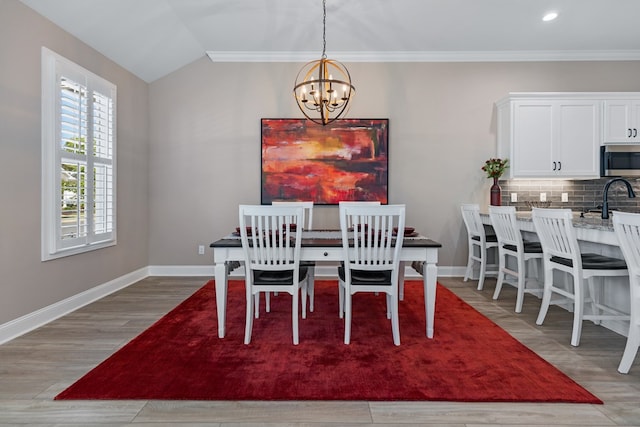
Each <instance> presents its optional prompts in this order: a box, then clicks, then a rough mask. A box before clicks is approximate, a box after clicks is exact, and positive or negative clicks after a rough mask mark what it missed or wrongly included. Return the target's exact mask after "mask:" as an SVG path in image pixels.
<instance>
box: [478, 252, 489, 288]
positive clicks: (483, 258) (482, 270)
mask: <svg viewBox="0 0 640 427" xmlns="http://www.w3.org/2000/svg"><path fill="white" fill-rule="evenodd" d="M486 271H487V252H486V250H485V251H484V253H483V250H482V248H480V278H479V279H478V290H479V291H481V290H482V289H483V288H484V276H485V274H486Z"/></svg>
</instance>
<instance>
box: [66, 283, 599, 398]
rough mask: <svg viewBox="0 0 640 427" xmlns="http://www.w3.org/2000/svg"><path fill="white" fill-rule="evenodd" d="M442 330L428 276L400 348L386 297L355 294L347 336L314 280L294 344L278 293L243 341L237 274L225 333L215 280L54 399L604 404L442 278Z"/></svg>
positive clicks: (404, 304)
mask: <svg viewBox="0 0 640 427" xmlns="http://www.w3.org/2000/svg"><path fill="white" fill-rule="evenodd" d="M437 292H438V296H437V302H436V318H435V337H434V339H432V340H430V339H427V338H426V336H425V313H424V298H423V290H422V283H421V282H417V281H413V282H408V283H407V284H406V290H405V299H404V301H401V302H400V334H401V340H402V345H401V346H399V347H396V346H394V345H393V341H392V336H391V323H390V321H387V320H386V316H385V304H384V296H383V295H379V296H375V295H368V294H357V295H356V296H355V298H354V315H353V326H352V338H351V345H345V344H343V334H344V327H343V323H342V321H341V320H340V319H339V318H338V293H337V283H336V282H335V281H322V280H320V281H317V282H316V304H315V308H316V310H315V312H314V313H310V314H309V316H308V317H307V319H305V320H301V322H300V345H298V346H294V345H293V344H292V341H291V314H290V310H291V297H290V296H289V295H286V294H280V295H279V296H277V297H272V307H271V312H270V313H265V312H264V302H263V305H262V312H261V315H260V318H259V319H256V320H255V321H254V327H253V338H252V341H251V344H250V345H244V344H243V336H244V312H245V301H244V298H245V296H244V295H245V294H244V282H242V281H231V282H230V283H229V305H228V313H227V336H226V337H225V338H224V339H219V338H218V337H217V321H216V317H215V312H216V310H215V291H214V284H213V281H210V282H208V283H207V284H206V285H205V286H204V287H203V288H201V289H200V290H198V291H197V292H196V293H195V294H194V295H193V296H191V297H190V298H188V299H187V300H186V301H184V302H183V303H182V304H180V305H179V306H178V307H176V308H175V309H174V310H173V311H171V312H170V313H168V314H167V315H166V316H164V317H163V318H161V319H160V320H159V321H158V322H157V323H155V324H154V325H153V326H151V327H150V328H149V329H147V330H146V331H144V332H143V333H142V334H140V335H139V336H138V337H136V338H135V339H134V340H132V341H131V342H130V343H128V344H127V345H126V346H124V347H123V348H122V349H121V350H119V351H118V352H116V353H115V354H114V355H113V356H111V357H110V358H108V359H107V360H105V361H104V362H102V363H101V364H100V365H99V366H97V367H96V368H95V369H93V370H92V371H90V372H89V373H88V374H86V375H85V376H84V377H82V378H81V379H80V380H78V381H77V382H76V383H75V384H73V385H72V386H71V387H69V388H68V389H66V390H65V391H63V392H62V393H60V394H59V395H58V396H57V397H56V399H173V400H370V401H381V400H386V401H393V400H407V401H420V400H442V401H473V402H575V403H602V402H601V401H600V400H599V399H598V398H597V397H595V396H594V395H592V394H591V393H589V392H588V391H586V390H585V389H584V388H582V387H581V386H580V385H578V384H577V383H575V382H574V381H573V380H571V379H570V378H569V377H568V376H566V375H564V374H563V373H562V372H560V371H559V370H557V369H556V368H554V367H553V366H552V365H551V364H549V363H548V362H546V361H545V360H543V359H541V358H540V357H539V356H537V355H536V354H535V353H533V352H532V351H531V350H529V349H528V348H527V347H525V346H523V345H522V344H520V343H519V342H518V341H516V340H515V339H514V338H512V337H511V336H510V335H509V334H507V333H506V332H505V331H504V330H502V329H501V328H500V327H498V326H497V325H496V324H494V323H493V322H491V321H490V320H489V319H487V318H486V317H484V316H483V315H481V314H480V313H478V312H477V311H476V310H475V309H473V308H472V307H471V306H469V305H468V304H466V303H465V302H463V301H462V300H461V299H459V298H458V297H457V296H455V295H454V294H453V293H452V292H450V291H449V290H447V289H446V288H444V287H442V286H440V285H438V291H437Z"/></svg>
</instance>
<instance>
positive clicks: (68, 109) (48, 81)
mask: <svg viewBox="0 0 640 427" xmlns="http://www.w3.org/2000/svg"><path fill="white" fill-rule="evenodd" d="M42 64H43V66H42V80H43V85H42V86H43V101H42V102H43V112H42V116H43V132H42V134H43V138H42V140H43V147H42V149H43V150H42V151H43V157H42V161H43V165H42V166H43V167H42V169H43V185H42V188H43V190H42V206H43V210H42V230H43V232H42V259H43V260H46V259H53V258H58V257H61V256H67V255H72V254H76V253H80V252H86V251H88V250H93V249H98V248H101V247H105V246H110V245H113V244H115V241H116V233H115V231H116V217H115V200H116V194H115V188H116V186H115V178H116V174H115V152H116V137H115V112H116V87H115V86H114V85H113V84H112V83H109V82H108V81H106V80H104V79H102V78H100V77H98V76H96V75H94V74H93V73H91V72H89V71H87V70H85V69H84V68H82V67H80V66H78V65H76V64H74V63H72V62H70V61H68V60H66V59H64V58H62V57H61V56H59V55H57V54H55V53H53V52H51V51H49V50H48V49H46V48H43V51H42Z"/></svg>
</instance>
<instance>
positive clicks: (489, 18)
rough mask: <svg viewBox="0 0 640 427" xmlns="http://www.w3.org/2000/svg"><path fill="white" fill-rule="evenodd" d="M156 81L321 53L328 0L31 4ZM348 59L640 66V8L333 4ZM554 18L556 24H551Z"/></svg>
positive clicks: (507, 1)
mask: <svg viewBox="0 0 640 427" xmlns="http://www.w3.org/2000/svg"><path fill="white" fill-rule="evenodd" d="M21 1H22V3H24V4H26V5H27V6H29V7H31V8H32V9H34V10H35V11H37V12H38V13H40V14H41V15H43V16H45V17H46V18H48V19H49V20H51V21H52V22H54V23H55V24H57V25H58V26H60V27H62V28H63V29H65V30H66V31H68V32H69V33H71V34H73V35H74V36H76V37H77V38H79V39H80V40H82V41H84V42H85V43H87V44H88V45H90V46H91V47H93V48H95V49H96V50H98V51H99V52H101V53H102V54H104V55H105V56H107V57H108V58H110V59H112V60H113V61H115V62H117V63H118V64H120V65H121V66H122V67H124V68H126V69H128V70H129V71H131V72H132V73H134V74H135V75H137V76H139V77H140V78H142V79H143V80H145V81H147V82H152V81H154V80H156V79H158V78H160V77H163V76H165V75H167V74H169V73H171V72H173V71H175V70H177V69H179V68H181V67H183V66H184V65H186V64H188V63H190V62H193V61H194V60H196V59H198V58H201V57H203V56H204V55H206V54H209V56H210V57H211V59H212V60H214V61H299V62H305V61H309V60H312V59H319V57H320V54H321V52H322V16H323V12H322V1H321V0H90V1H88V0H21ZM326 4H327V17H326V42H327V45H326V48H327V56H328V57H329V58H332V59H338V60H341V61H343V62H347V63H348V62H349V61H374V62H381V61H510V60H515V61H523V60H525V61H526V60H640V24H639V23H638V19H640V0H327V3H326ZM549 11H555V12H557V13H558V18H557V19H555V20H553V21H549V22H544V21H543V20H542V17H543V15H544V14H545V13H547V12H549Z"/></svg>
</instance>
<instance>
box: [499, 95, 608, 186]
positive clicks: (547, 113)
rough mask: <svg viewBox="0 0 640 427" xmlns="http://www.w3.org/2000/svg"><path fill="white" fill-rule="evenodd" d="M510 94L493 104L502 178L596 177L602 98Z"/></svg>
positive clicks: (597, 173) (598, 171)
mask: <svg viewBox="0 0 640 427" xmlns="http://www.w3.org/2000/svg"><path fill="white" fill-rule="evenodd" d="M561 95H562V96H560V94H557V95H553V94H517V95H516V94H514V95H511V96H509V97H508V98H506V99H504V100H502V101H500V102H499V103H498V104H497V106H498V115H497V125H498V156H499V157H506V158H509V161H510V167H509V169H507V175H508V176H505V178H507V179H509V178H583V179H588V178H598V177H599V176H600V167H599V146H600V139H601V128H600V124H601V104H602V101H601V100H597V99H585V98H583V97H579V96H578V97H569V96H568V95H569V94H561Z"/></svg>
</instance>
